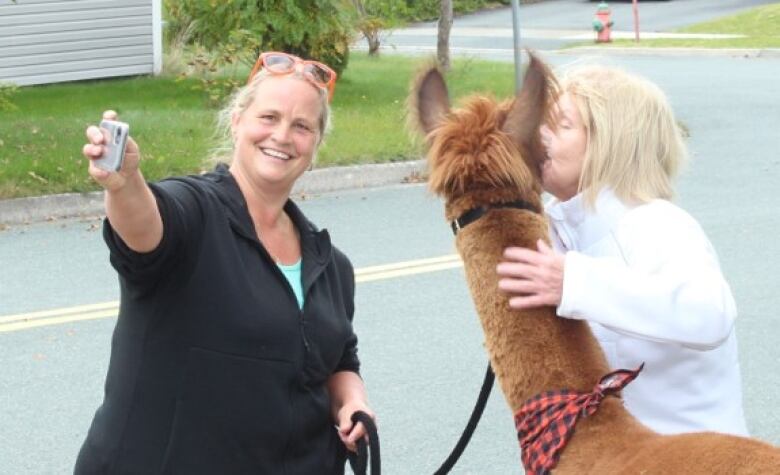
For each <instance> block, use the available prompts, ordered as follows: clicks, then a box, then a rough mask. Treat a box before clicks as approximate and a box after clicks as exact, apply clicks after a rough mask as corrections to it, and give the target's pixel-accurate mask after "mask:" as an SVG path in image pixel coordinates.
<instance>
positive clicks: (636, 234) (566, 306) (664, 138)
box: [498, 66, 747, 435]
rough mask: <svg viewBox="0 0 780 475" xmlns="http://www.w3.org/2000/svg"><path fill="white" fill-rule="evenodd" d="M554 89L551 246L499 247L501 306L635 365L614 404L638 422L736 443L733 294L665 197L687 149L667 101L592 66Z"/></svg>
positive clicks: (547, 185) (548, 164) (547, 171)
mask: <svg viewBox="0 0 780 475" xmlns="http://www.w3.org/2000/svg"><path fill="white" fill-rule="evenodd" d="M560 85H561V94H560V96H559V98H558V101H557V103H556V111H555V117H554V120H552V121H551V123H550V124H547V125H545V126H543V127H542V129H541V136H542V141H543V143H544V145H545V148H546V151H547V157H546V158H547V159H546V160H545V161H544V163H543V165H542V168H541V177H542V185H543V187H544V189H545V191H547V192H548V193H550V194H551V195H553V197H554V199H553V200H552V202H550V203H549V204H548V206H547V208H546V211H547V214H548V217H549V220H550V231H551V232H550V237H551V241H552V244H553V248H554V249H551V248H550V247H548V246H547V245H546V244H545V243H543V242H541V241H540V242H539V244H538V251H534V250H529V249H523V248H514V247H512V248H507V249H506V251H505V254H504V261H503V262H502V263H500V264H499V266H498V273H499V275H500V276H501V279H500V282H499V288H500V289H502V290H503V291H505V292H507V293H509V294H510V299H509V304H510V306H511V307H513V308H517V309H523V308H531V307H537V306H541V305H553V306H556V307H557V314H558V316H559V317H561V318H572V319H580V320H587V321H588V322H589V323H590V326H591V329H592V330H593V333H594V335H595V336H596V338H597V339H598V341H599V343H600V344H601V347H602V349H603V350H604V353H605V355H606V357H607V359H608V361H609V363H610V366H612V367H613V368H615V369H618V368H631V369H633V368H636V367H637V366H639V365H640V364H641V363H643V362H644V363H645V366H644V370H643V371H642V373H641V374H640V375H639V377H638V378H637V379H636V380H635V381H634V382H632V383H631V384H630V385H629V386H627V387H626V389H624V390H623V397H624V400H625V404H626V407H627V409H628V410H629V411H630V412H631V413H632V414H633V415H634V416H636V417H637V418H638V419H639V420H640V421H641V422H642V423H644V424H645V425H647V426H648V427H650V428H652V429H654V430H656V431H658V432H661V433H669V434H671V433H682V432H692V431H704V430H712V431H718V432H724V433H731V434H738V435H746V434H747V428H746V426H745V420H744V415H743V411H742V391H741V378H740V370H739V361H738V358H737V341H736V337H735V334H734V320H735V318H736V308H735V304H734V299H733V297H732V295H731V290H730V289H729V286H728V284H727V283H726V281H725V279H724V277H723V275H722V273H721V270H720V266H719V263H718V258H717V255H716V253H715V250H714V249H713V247H712V245H711V244H710V242H709V240H708V239H707V237H706V236H705V234H704V232H703V231H702V229H701V227H700V226H699V224H698V223H697V222H696V221H695V220H694V219H693V218H692V217H691V216H690V215H689V214H688V213H686V212H685V211H683V210H682V209H680V208H679V207H677V206H676V205H674V204H672V203H671V202H670V201H669V200H670V199H671V198H672V195H673V189H672V181H673V179H674V178H675V176H676V174H677V172H678V170H679V168H680V167H681V165H682V164H683V163H684V162H685V160H686V158H687V152H686V148H685V144H684V143H683V139H682V135H681V132H680V129H679V127H678V126H677V123H676V121H675V118H674V114H673V113H672V110H671V107H670V106H669V103H668V101H667V99H666V97H665V96H664V94H663V92H661V90H660V89H659V88H658V87H657V86H655V85H654V84H652V83H650V82H649V81H647V80H645V79H643V78H640V77H637V76H635V75H632V74H629V73H626V72H624V71H621V70H619V69H615V68H607V67H602V66H588V67H580V68H578V69H574V70H571V71H569V73H568V74H566V75H565V76H564V77H563V78H562V79H561V83H560Z"/></svg>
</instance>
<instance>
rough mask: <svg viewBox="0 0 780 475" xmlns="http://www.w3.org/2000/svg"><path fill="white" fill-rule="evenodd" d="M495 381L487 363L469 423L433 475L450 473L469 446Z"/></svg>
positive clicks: (491, 369) (494, 376)
mask: <svg viewBox="0 0 780 475" xmlns="http://www.w3.org/2000/svg"><path fill="white" fill-rule="evenodd" d="M495 379H496V375H495V374H494V373H493V368H491V367H490V363H488V367H487V370H485V380H484V381H483V382H482V389H480V390H479V397H478V398H477V403H476V404H475V405H474V410H473V411H471V417H470V418H469V422H468V423H467V424H466V428H465V429H463V434H461V435H460V439H458V443H457V444H455V448H454V449H452V452H451V453H450V456H449V457H447V460H445V461H444V463H443V464H441V467H439V469H438V470H436V471H435V472H433V475H444V474H446V473H450V470H452V467H454V466H455V463H457V461H458V459H459V458H460V456H461V455H463V451H464V450H466V446H467V445H469V441H470V440H471V436H472V435H473V434H474V429H476V428H477V423H478V422H479V419H480V418H481V417H482V412H484V411H485V405H487V401H488V397H490V391H491V390H492V389H493V381H495Z"/></svg>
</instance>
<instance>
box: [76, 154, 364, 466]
mask: <svg viewBox="0 0 780 475" xmlns="http://www.w3.org/2000/svg"><path fill="white" fill-rule="evenodd" d="M151 187H152V191H153V192H154V194H155V197H156V198H157V202H158V206H159V208H160V213H161V215H162V218H163V228H164V231H163V238H162V242H161V243H160V245H159V246H158V248H157V249H156V250H154V251H152V252H150V253H146V254H138V253H135V252H133V251H132V250H130V249H129V248H127V247H126V246H125V244H124V243H123V242H122V241H121V239H120V238H119V237H118V236H117V235H116V234H115V233H114V232H113V230H112V229H111V227H110V223H108V222H106V225H105V227H104V237H105V240H106V242H107V243H108V246H109V248H110V250H111V262H112V264H113V266H114V267H115V268H116V270H117V272H118V273H119V280H120V288H121V304H120V310H119V318H118V320H117V323H116V328H115V330H114V336H113V340H112V345H111V360H110V363H109V368H108V375H107V377H106V385H105V397H104V401H103V404H102V405H101V407H100V408H99V409H98V410H97V413H96V414H95V418H94V420H93V422H92V426H91V428H90V430H89V434H88V435H87V439H86V441H85V442H84V445H83V446H82V448H81V452H80V453H79V457H78V460H77V462H76V467H75V473H76V474H78V475H82V474H97V473H100V474H103V473H111V474H131V473H132V474H143V475H149V474H156V473H166V474H187V475H196V474H231V475H239V474H252V475H258V474H266V473H268V474H315V473H316V474H328V473H338V474H340V473H343V471H344V448H343V445H342V444H341V442H340V441H339V439H338V436H337V434H336V431H335V429H334V427H333V424H334V422H333V420H332V417H331V414H330V399H329V395H328V392H327V389H326V384H325V383H326V381H327V379H328V377H329V376H330V375H331V374H333V373H334V372H337V371H354V372H358V370H359V361H358V358H357V337H356V336H355V334H354V332H353V330H352V323H351V321H352V316H353V312H354V273H353V269H352V265H351V264H350V262H349V260H348V259H347V258H346V257H345V256H344V255H343V254H342V253H341V252H340V251H338V250H337V249H336V248H335V247H333V246H331V243H330V238H329V236H328V233H327V231H325V230H322V231H319V230H317V229H316V228H315V227H314V225H312V224H311V223H310V222H309V221H308V220H307V219H306V218H305V217H304V216H303V214H302V213H301V212H300V210H299V209H298V207H297V206H295V204H293V202H292V201H288V202H287V204H286V205H285V211H286V212H287V213H288V214H289V216H290V217H291V218H292V220H293V222H294V224H295V226H296V228H297V229H298V231H299V233H300V236H301V248H302V259H303V269H302V280H303V292H304V296H305V302H304V307H303V310H302V311H301V310H300V309H299V307H298V303H297V301H296V298H295V295H294V293H293V291H292V288H291V287H290V285H289V283H288V282H287V280H286V279H285V277H284V275H283V274H282V273H281V271H280V270H279V268H278V266H277V265H276V264H275V263H274V262H273V259H272V258H271V256H270V255H269V254H268V252H267V251H266V250H265V248H264V247H263V245H262V244H261V243H260V241H259V240H258V239H257V236H256V233H255V229H254V225H253V224H252V221H251V218H250V217H249V213H248V211H247V207H246V202H245V200H244V198H243V195H242V194H241V191H240V190H239V188H238V185H237V184H236V182H235V180H234V179H233V177H232V175H231V174H230V173H229V172H228V171H227V169H226V168H225V167H224V166H220V167H218V168H217V170H216V171H215V172H212V173H209V174H207V175H203V176H197V177H184V178H174V179H169V180H164V181H162V182H160V183H158V184H153V185H151Z"/></svg>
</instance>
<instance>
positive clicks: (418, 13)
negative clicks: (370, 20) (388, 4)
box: [402, 0, 528, 21]
mask: <svg viewBox="0 0 780 475" xmlns="http://www.w3.org/2000/svg"><path fill="white" fill-rule="evenodd" d="M402 1H405V2H406V6H407V9H408V10H409V17H408V18H407V19H408V20H410V21H423V20H435V19H437V18H439V12H440V9H441V1H440V0H402ZM509 3H510V0H452V10H453V12H454V13H455V14H456V15H457V14H464V13H471V12H473V11H476V10H479V9H480V8H485V7H488V6H492V5H499V4H500V5H509ZM520 3H528V1H527V0H525V1H524V0H520Z"/></svg>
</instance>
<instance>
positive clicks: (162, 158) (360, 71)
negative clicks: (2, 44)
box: [0, 53, 514, 199]
mask: <svg viewBox="0 0 780 475" xmlns="http://www.w3.org/2000/svg"><path fill="white" fill-rule="evenodd" d="M421 64H425V61H424V60H421V59H411V58H404V57H398V56H383V57H380V58H368V57H367V56H366V55H364V54H357V53H355V54H353V55H352V56H351V58H350V64H349V68H348V69H347V70H346V71H345V73H344V76H343V77H342V78H341V79H340V80H339V82H338V85H337V88H336V96H335V98H334V101H333V115H334V128H333V132H332V134H331V135H330V136H329V137H328V138H327V140H326V144H325V145H324V146H323V148H322V149H321V152H320V155H319V158H318V162H317V166H319V167H324V166H332V165H343V164H352V163H367V162H389V161H397V160H409V159H416V158H418V157H419V155H420V152H419V150H418V148H417V147H416V146H415V145H413V143H412V140H410V138H409V136H408V134H407V132H406V130H405V128H404V122H405V101H406V95H407V89H408V85H409V82H410V80H411V77H412V76H413V74H414V73H415V72H416V71H417V70H418V69H419V68H420V65H421ZM513 78H514V74H513V66H512V65H511V64H507V63H491V62H478V61H473V60H463V61H456V62H455V64H454V67H453V70H452V72H451V73H450V76H449V81H450V84H451V87H452V94H453V95H454V96H459V95H463V94H465V93H467V92H469V91H474V90H480V91H493V92H494V93H495V94H496V95H498V96H507V95H509V94H511V93H512V91H513ZM193 84H194V83H193V82H188V81H183V82H177V81H176V80H175V79H172V78H167V77H156V78H154V77H136V78H129V79H111V80H100V81H86V82H76V83H67V84H56V85H48V86H35V87H25V88H20V89H19V92H18V94H17V95H15V96H14V97H13V101H14V103H15V104H16V105H17V106H18V110H15V111H11V112H3V113H1V114H0V199H3V198H13V197H22V196H36V195H43V194H52V193H64V192H82V191H91V190H96V189H97V187H96V185H95V184H94V183H93V182H92V181H91V179H90V178H89V176H88V174H87V171H86V163H85V159H84V158H83V156H82V155H81V148H82V146H83V144H84V143H85V138H84V130H85V128H86V127H87V125H89V124H93V123H95V122H96V121H98V120H99V118H100V115H101V112H102V111H103V110H104V109H108V108H113V109H115V110H117V111H118V112H119V115H120V118H121V119H122V120H125V121H127V122H128V123H130V130H131V135H133V137H134V138H135V139H136V140H137V141H138V143H139V145H140V147H141V151H142V157H143V160H144V161H143V163H142V169H143V171H144V175H145V176H146V177H147V179H150V180H155V179H159V178H162V177H165V176H169V175H175V174H188V173H197V172H199V171H201V170H203V169H204V168H207V167H209V165H208V164H207V158H208V157H209V154H210V150H211V148H212V147H213V146H214V145H215V141H214V137H213V131H214V117H215V115H216V110H215V109H211V108H208V107H207V106H206V105H205V104H206V100H205V96H204V94H203V93H202V92H200V91H197V90H193V88H192V86H193Z"/></svg>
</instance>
